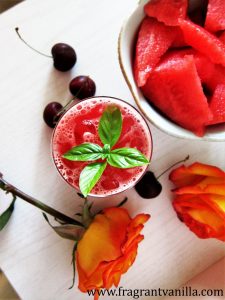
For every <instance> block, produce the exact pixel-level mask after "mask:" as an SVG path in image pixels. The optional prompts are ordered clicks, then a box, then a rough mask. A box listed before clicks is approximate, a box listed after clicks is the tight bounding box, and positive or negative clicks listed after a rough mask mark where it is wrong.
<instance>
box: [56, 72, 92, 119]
mask: <svg viewBox="0 0 225 300" xmlns="http://www.w3.org/2000/svg"><path fill="white" fill-rule="evenodd" d="M88 77H89V76H88ZM84 85H85V83H83V84H82V85H81V87H80V88H79V90H78V92H77V93H76V95H75V96H74V97H73V98H72V99H70V100H69V101H68V102H67V103H66V105H64V106H63V108H62V109H60V111H58V113H57V114H56V116H55V119H56V118H57V117H58V116H60V115H61V114H62V113H63V112H64V111H66V110H67V107H68V106H70V104H71V103H73V101H74V100H80V99H79V98H77V96H78V95H79V93H80V92H81V90H82V89H83V87H84ZM56 123H57V122H56Z"/></svg>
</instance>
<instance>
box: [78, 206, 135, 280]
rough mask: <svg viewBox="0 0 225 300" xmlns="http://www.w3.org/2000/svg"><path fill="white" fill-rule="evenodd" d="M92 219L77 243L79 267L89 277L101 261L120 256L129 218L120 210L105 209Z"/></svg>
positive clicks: (124, 211)
mask: <svg viewBox="0 0 225 300" xmlns="http://www.w3.org/2000/svg"><path fill="white" fill-rule="evenodd" d="M104 213H105V214H99V215H97V216H96V217H95V218H94V221H93V222H92V223H91V225H90V227H89V228H88V230H87V231H86V232H85V233H84V236H83V237H82V239H81V241H80V242H79V243H78V247H77V251H78V253H85V255H79V256H78V259H79V266H80V268H82V269H83V271H84V272H85V274H86V275H87V276H90V275H91V274H92V273H93V272H94V271H95V269H96V268H97V266H98V265H99V264H100V262H101V261H112V260H114V259H116V258H118V257H119V256H120V255H121V247H120V245H121V244H122V243H123V242H124V240H125V238H126V229H127V225H128V224H129V222H130V217H129V215H128V213H127V211H126V210H124V209H122V208H117V209H116V210H114V209H107V210H105V211H104Z"/></svg>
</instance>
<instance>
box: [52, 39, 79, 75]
mask: <svg viewBox="0 0 225 300" xmlns="http://www.w3.org/2000/svg"><path fill="white" fill-rule="evenodd" d="M52 57H53V61H54V67H55V68H56V69H57V70H59V71H62V72H65V71H69V70H70V69H72V67H73V66H74V65H75V63H76V61H77V56H76V52H75V51H74V49H73V48H72V47H71V46H70V45H67V44H64V43H58V44H55V45H54V46H53V47H52Z"/></svg>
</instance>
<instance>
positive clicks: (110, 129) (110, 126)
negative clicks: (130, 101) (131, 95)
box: [98, 105, 122, 147]
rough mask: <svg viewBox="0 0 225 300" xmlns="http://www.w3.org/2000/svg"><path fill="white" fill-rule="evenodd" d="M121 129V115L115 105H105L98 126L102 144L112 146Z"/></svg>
mask: <svg viewBox="0 0 225 300" xmlns="http://www.w3.org/2000/svg"><path fill="white" fill-rule="evenodd" d="M121 131H122V115H121V112H120V109H119V108H118V107H116V106H115V105H109V106H107V108H106V110H105V111H104V112H103V114H102V116H101V119H100V121H99V126H98V134H99V137H100V139H101V141H102V143H103V144H109V145H110V147H113V146H114V145H115V144H116V142H117V141H118V139H119V137H120V134H121Z"/></svg>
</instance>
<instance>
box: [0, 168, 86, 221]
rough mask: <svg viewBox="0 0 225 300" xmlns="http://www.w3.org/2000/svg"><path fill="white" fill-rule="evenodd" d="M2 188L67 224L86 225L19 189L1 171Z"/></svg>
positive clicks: (0, 182) (0, 183)
mask: <svg viewBox="0 0 225 300" xmlns="http://www.w3.org/2000/svg"><path fill="white" fill-rule="evenodd" d="M0 188H1V189H3V190H4V191H6V192H7V193H11V194H12V195H14V196H17V197H19V198H20V199H22V200H24V201H26V202H28V203H30V204H32V205H34V206H36V207H37V208H39V209H41V210H42V211H44V212H46V213H47V214H49V215H51V216H53V217H55V218H56V219H59V220H61V221H63V222H65V223H67V224H73V225H77V226H80V227H84V226H83V224H82V223H81V222H79V221H77V220H74V219H72V218H70V217H68V216H66V215H64V214H63V213H61V212H59V211H57V210H55V209H54V208H52V207H50V206H48V205H46V204H44V203H43V202H41V201H39V200H37V199H35V198H33V197H31V196H29V195H27V194H25V193H24V192H22V191H20V190H19V189H17V188H16V187H15V186H13V185H11V184H10V183H9V182H7V181H5V180H4V179H3V176H2V174H1V173H0Z"/></svg>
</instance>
